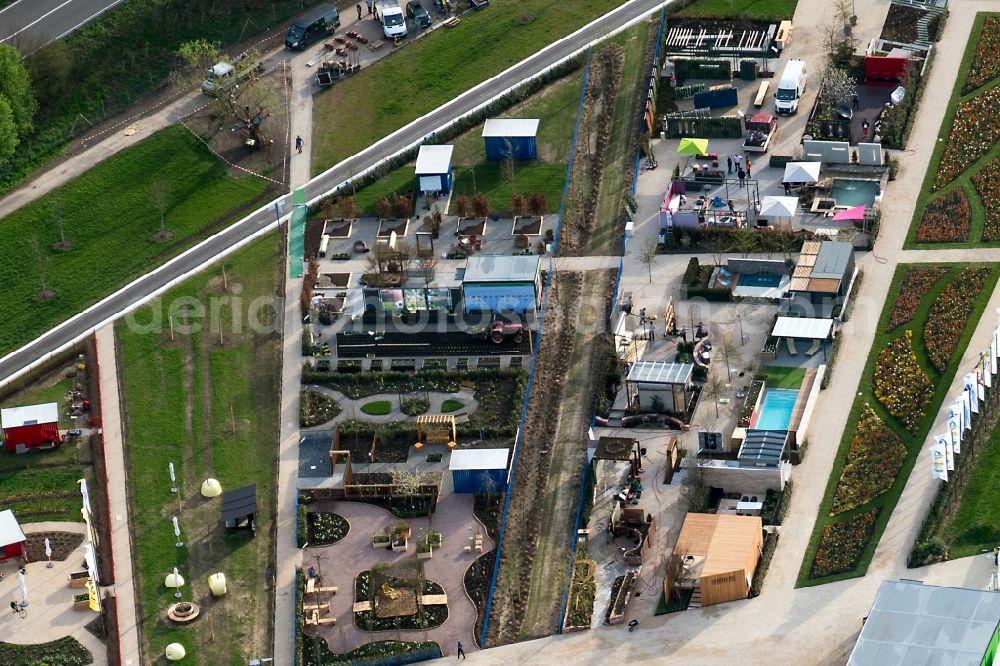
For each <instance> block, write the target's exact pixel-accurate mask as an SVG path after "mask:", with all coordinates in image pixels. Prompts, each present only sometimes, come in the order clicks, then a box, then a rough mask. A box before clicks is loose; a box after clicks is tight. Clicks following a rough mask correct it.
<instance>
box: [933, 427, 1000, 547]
mask: <svg viewBox="0 0 1000 666" xmlns="http://www.w3.org/2000/svg"><path fill="white" fill-rule="evenodd" d="M983 444H984V445H985V446H986V448H985V450H983V451H982V452H981V453H980V454H979V456H980V457H979V459H978V460H976V461H975V463H976V465H975V467H973V468H972V469H971V470H969V478H968V482H967V485H966V486H965V489H964V490H963V491H962V495H961V498H960V499H959V502H958V505H959V506H958V510H957V511H956V512H955V514H954V516H953V517H952V518H951V519H950V520H946V521H944V522H943V524H942V527H941V532H942V535H943V537H944V539H945V541H947V543H948V559H952V560H953V559H956V558H959V557H966V556H968V555H977V554H979V553H981V552H982V551H983V550H990V549H992V548H993V547H994V546H996V545H997V543H1000V524H998V523H997V520H996V512H997V507H998V506H1000V428H997V429H996V430H994V431H993V435H992V437H991V438H990V439H989V441H987V442H983Z"/></svg>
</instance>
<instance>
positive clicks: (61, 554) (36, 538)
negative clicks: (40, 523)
mask: <svg viewBox="0 0 1000 666" xmlns="http://www.w3.org/2000/svg"><path fill="white" fill-rule="evenodd" d="M46 539H48V540H49V546H51V548H52V561H54V562H62V561H63V560H65V559H66V558H67V557H69V556H70V554H71V553H72V552H73V551H74V550H76V549H77V548H79V547H80V544H81V543H83V535H82V534H77V533H76V532H36V533H35V534H29V535H28V552H29V553H30V554H31V559H32V560H34V561H38V560H44V559H46V557H45V540H46Z"/></svg>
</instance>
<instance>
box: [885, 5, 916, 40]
mask: <svg viewBox="0 0 1000 666" xmlns="http://www.w3.org/2000/svg"><path fill="white" fill-rule="evenodd" d="M925 13H926V12H924V10H922V9H917V8H916V7H905V6H903V5H896V4H892V5H889V13H888V14H887V15H886V17H885V24H884V25H883V26H882V39H889V40H892V41H894V42H903V43H904V44H912V43H914V42H915V41H917V20H918V19H919V18H920V17H922V16H923V15H924V14H925Z"/></svg>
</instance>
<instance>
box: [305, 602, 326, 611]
mask: <svg viewBox="0 0 1000 666" xmlns="http://www.w3.org/2000/svg"><path fill="white" fill-rule="evenodd" d="M324 608H326V609H327V610H329V609H330V604H326V603H323V604H302V610H304V611H318V610H322V609H324Z"/></svg>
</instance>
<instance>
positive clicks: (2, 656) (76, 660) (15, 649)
mask: <svg viewBox="0 0 1000 666" xmlns="http://www.w3.org/2000/svg"><path fill="white" fill-rule="evenodd" d="M14 619H15V620H16V619H17V617H15V618H14ZM9 622H10V620H8V623H9ZM7 631H10V632H13V631H15V630H14V629H13V628H8V629H7ZM8 635H9V634H8ZM92 662H93V658H92V657H91V655H90V651H89V650H88V649H87V648H85V647H83V645H81V644H80V643H79V641H77V640H76V639H75V638H73V637H71V636H66V637H65V638H60V639H58V640H55V641H50V642H48V643H35V644H31V645H14V644H12V643H0V664H32V665H34V664H52V665H53V666H56V665H58V666H74V665H75V664H89V663H92Z"/></svg>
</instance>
